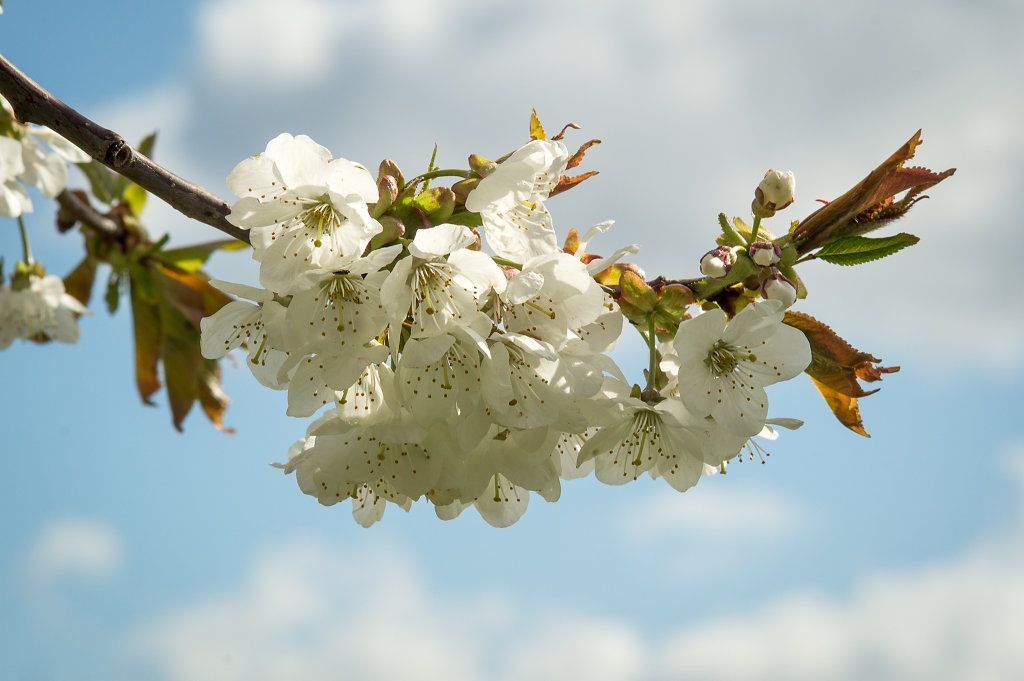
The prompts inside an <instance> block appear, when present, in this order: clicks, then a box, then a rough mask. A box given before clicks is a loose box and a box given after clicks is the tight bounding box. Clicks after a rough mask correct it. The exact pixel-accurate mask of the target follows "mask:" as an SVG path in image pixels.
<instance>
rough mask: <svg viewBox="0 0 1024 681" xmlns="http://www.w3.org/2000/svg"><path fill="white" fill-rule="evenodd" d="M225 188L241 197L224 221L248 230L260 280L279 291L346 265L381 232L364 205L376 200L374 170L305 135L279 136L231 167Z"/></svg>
mask: <svg viewBox="0 0 1024 681" xmlns="http://www.w3.org/2000/svg"><path fill="white" fill-rule="evenodd" d="M228 187H229V188H230V189H231V191H233V192H234V193H235V194H236V195H238V196H240V197H241V198H240V199H239V200H238V201H237V202H235V204H234V206H232V209H231V213H230V214H229V215H228V216H227V219H228V221H229V222H231V223H232V224H234V225H237V226H239V227H243V228H247V229H249V230H250V240H251V241H252V246H253V258H255V259H256V260H259V261H260V283H261V284H262V285H263V286H264V287H266V288H268V289H270V290H272V291H275V292H278V293H290V292H293V291H295V290H299V289H303V288H308V286H309V284H311V283H313V282H314V281H315V280H316V279H317V278H318V273H319V272H322V271H324V270H329V271H339V270H344V269H346V268H347V267H348V266H349V265H350V264H351V263H352V262H353V261H355V260H356V259H357V258H359V257H360V256H361V255H362V254H363V251H364V250H365V249H366V245H367V244H368V243H369V242H370V239H371V238H373V236H374V235H375V234H378V233H379V232H380V231H381V229H382V227H381V225H380V223H379V222H377V221H376V220H374V219H373V218H372V217H371V216H370V213H369V209H368V208H367V203H368V202H370V203H372V202H374V201H376V200H377V197H378V193H377V185H376V184H375V183H374V181H373V177H372V176H371V175H370V173H369V171H367V170H366V168H364V167H362V166H360V165H358V164H355V163H351V162H349V161H347V160H345V159H343V158H336V159H331V153H330V151H328V150H327V149H326V148H324V147H322V146H320V145H319V144H317V143H316V142H314V141H313V140H311V139H310V138H309V137H307V136H305V135H299V136H298V137H293V136H292V135H290V134H288V133H283V134H281V135H279V136H277V137H275V138H274V139H273V140H271V141H270V143H269V144H267V150H266V151H265V152H264V153H262V154H257V155H256V156H253V157H250V158H248V159H246V160H244V161H242V162H241V163H239V164H238V165H237V166H236V167H235V169H234V170H232V171H231V174H230V175H228Z"/></svg>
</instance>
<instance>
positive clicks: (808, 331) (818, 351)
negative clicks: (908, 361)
mask: <svg viewBox="0 0 1024 681" xmlns="http://www.w3.org/2000/svg"><path fill="white" fill-rule="evenodd" d="M785 322H786V324H789V325H790V326H792V327H794V328H797V329H800V330H801V331H803V333H804V335H805V336H806V337H807V342H808V343H810V346H811V364H810V366H808V367H807V370H806V373H807V374H808V375H810V376H811V377H812V378H814V379H815V380H817V381H819V382H821V383H824V384H825V385H827V386H829V387H830V388H832V389H833V390H835V391H836V392H838V393H841V394H843V395H846V396H847V397H866V396H868V395H871V394H872V393H876V392H878V390H877V389H876V390H870V391H868V390H864V389H863V388H862V387H861V386H860V383H858V382H857V379H858V378H861V379H863V380H869V381H877V380H880V379H881V374H883V373H893V372H896V371H899V367H876V366H874V365H875V364H876V363H878V362H880V361H881V360H880V359H878V358H877V357H874V356H872V355H870V354H868V353H866V352H861V351H860V350H857V349H856V348H854V347H853V346H852V345H850V344H849V343H847V342H846V341H845V340H843V339H842V338H841V337H840V336H839V335H838V334H837V333H836V332H835V331H833V330H832V329H831V328H830V327H829V326H828V325H826V324H823V323H821V322H819V321H818V320H817V319H815V318H814V317H811V316H810V315H807V314H804V313H802V312H793V311H788V312H786V316H785Z"/></svg>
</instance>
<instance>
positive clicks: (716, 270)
mask: <svg viewBox="0 0 1024 681" xmlns="http://www.w3.org/2000/svg"><path fill="white" fill-rule="evenodd" d="M735 262H736V251H735V250H733V249H732V248H729V247H728V246H719V247H718V248H715V249H712V250H710V251H708V252H707V253H705V254H704V257H703V258H701V259H700V272H701V274H703V275H704V276H707V277H711V278H712V279H721V278H722V277H724V276H725V275H727V274H729V270H731V269H732V266H733V263H735Z"/></svg>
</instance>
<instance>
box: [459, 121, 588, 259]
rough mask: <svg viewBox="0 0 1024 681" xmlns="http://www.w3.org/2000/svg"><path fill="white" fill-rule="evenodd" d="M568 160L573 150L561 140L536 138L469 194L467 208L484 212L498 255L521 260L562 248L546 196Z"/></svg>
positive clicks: (488, 234)
mask: <svg viewBox="0 0 1024 681" xmlns="http://www.w3.org/2000/svg"><path fill="white" fill-rule="evenodd" d="M568 160H569V152H568V150H567V149H566V148H565V145H564V144H562V143H561V142H551V141H547V140H534V141H532V142H530V143H528V144H526V145H525V146H523V147H521V148H520V149H518V150H517V151H515V152H514V153H513V154H512V155H511V156H509V157H508V158H507V159H506V160H505V161H503V162H502V163H500V164H499V165H498V167H497V169H495V171H494V172H493V173H491V174H490V175H488V176H487V177H485V178H483V179H482V180H481V181H480V184H479V185H477V187H476V188H475V189H474V190H473V191H471V192H470V193H469V196H468V197H467V198H466V210H469V211H472V212H474V213H480V217H481V218H482V220H483V229H484V236H485V237H486V238H487V244H488V245H489V246H490V247H491V250H493V251H494V253H495V255H497V256H499V257H501V258H507V259H509V260H512V261H514V262H520V263H521V262H526V261H527V260H529V259H530V258H532V257H533V256H536V255H541V254H544V253H553V252H554V251H557V250H558V242H557V239H556V237H555V231H554V229H553V228H552V226H551V215H550V214H549V213H548V211H547V209H546V208H545V207H544V201H546V200H547V198H548V195H549V194H550V193H551V190H552V189H554V187H555V185H556V184H558V179H559V177H561V175H562V171H564V170H565V166H566V163H567V162H568Z"/></svg>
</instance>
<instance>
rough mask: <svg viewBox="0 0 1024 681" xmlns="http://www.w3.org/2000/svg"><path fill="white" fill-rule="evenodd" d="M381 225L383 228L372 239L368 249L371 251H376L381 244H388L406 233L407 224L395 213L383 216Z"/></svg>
mask: <svg viewBox="0 0 1024 681" xmlns="http://www.w3.org/2000/svg"><path fill="white" fill-rule="evenodd" d="M380 225H381V227H383V229H382V230H381V231H380V232H378V233H377V234H375V235H374V237H373V238H372V239H370V245H369V247H368V249H369V250H371V251H375V250H377V249H378V248H380V247H381V246H386V245H388V244H390V243H391V242H393V241H396V240H398V239H399V238H400V237H402V236H404V235H405V225H403V224H402V221H401V220H399V219H398V218H396V217H395V216H394V215H383V216H381V218H380Z"/></svg>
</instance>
